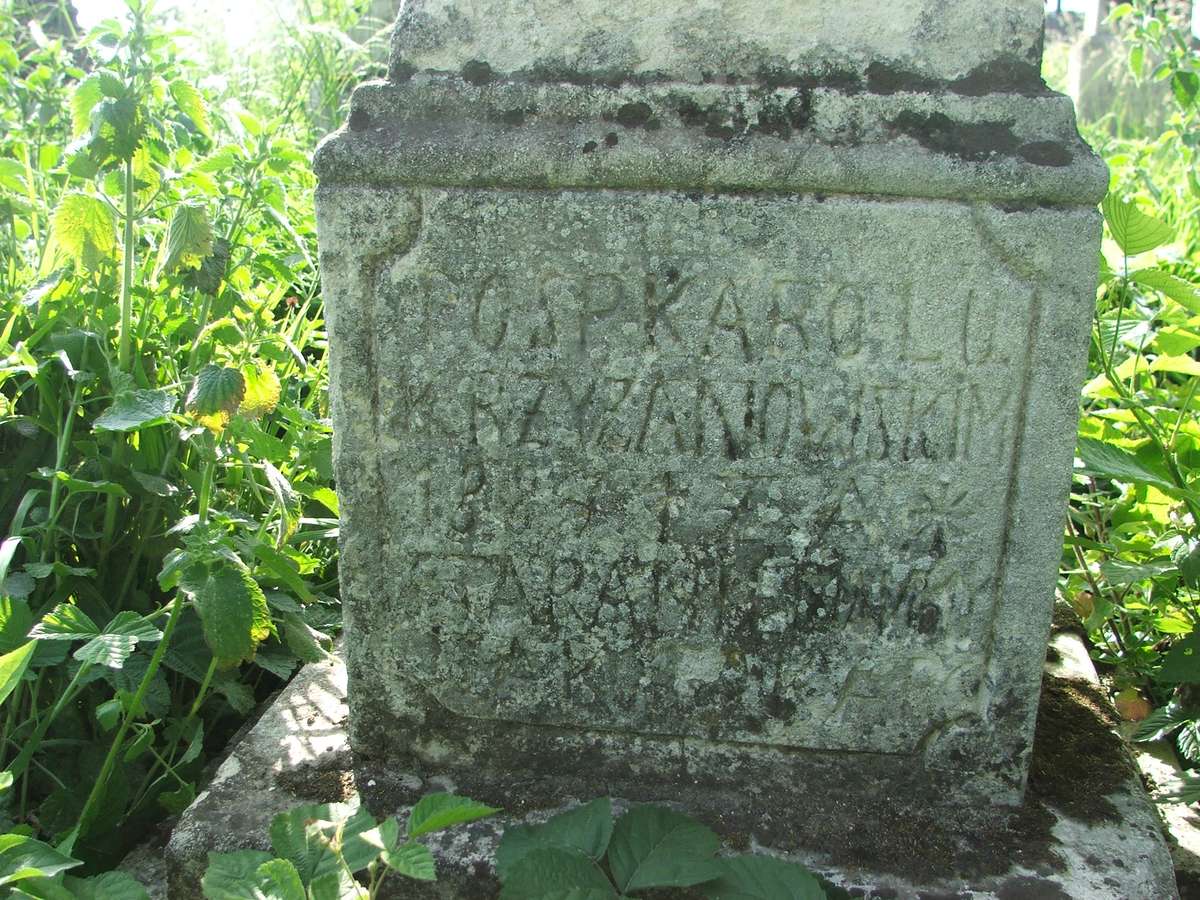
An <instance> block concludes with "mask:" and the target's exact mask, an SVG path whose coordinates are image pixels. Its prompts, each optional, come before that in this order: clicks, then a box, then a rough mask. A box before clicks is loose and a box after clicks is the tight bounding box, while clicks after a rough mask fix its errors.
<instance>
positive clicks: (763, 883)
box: [701, 855, 825, 900]
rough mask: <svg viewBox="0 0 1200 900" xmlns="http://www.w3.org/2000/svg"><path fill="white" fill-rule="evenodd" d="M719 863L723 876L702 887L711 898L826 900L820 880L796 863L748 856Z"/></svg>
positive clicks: (729, 899) (705, 894)
mask: <svg viewBox="0 0 1200 900" xmlns="http://www.w3.org/2000/svg"><path fill="white" fill-rule="evenodd" d="M719 866H720V869H721V876H720V877H719V878H718V879H717V880H716V881H712V882H709V883H708V884H705V885H704V887H702V888H701V890H702V891H703V892H704V896H706V897H708V898H710V900H825V891H824V889H822V887H821V884H820V882H819V881H817V879H816V878H815V877H814V876H813V875H812V873H811V872H809V871H808V870H807V869H806V868H804V866H801V865H798V864H797V863H792V862H786V861H785V860H782V859H773V858H772V857H770V856H750V855H745V856H735V857H733V858H732V859H722V860H720V862H719Z"/></svg>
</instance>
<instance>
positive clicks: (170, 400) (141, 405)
mask: <svg viewBox="0 0 1200 900" xmlns="http://www.w3.org/2000/svg"><path fill="white" fill-rule="evenodd" d="M174 409H175V398H174V397H172V396H171V395H170V394H168V393H167V392H166V391H150V390H136V391H126V392H125V393H122V394H118V395H117V398H116V400H114V401H113V405H112V406H110V407H109V408H108V409H106V410H105V411H104V412H102V413H100V415H98V416H97V417H96V420H95V421H94V422H93V423H92V428H93V430H95V431H121V432H129V431H137V430H139V429H141V428H149V427H151V426H153V425H161V424H163V423H164V422H167V421H170V417H171V412H172V411H173V410H174Z"/></svg>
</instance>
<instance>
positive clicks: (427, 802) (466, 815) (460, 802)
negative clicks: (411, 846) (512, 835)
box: [408, 793, 500, 837]
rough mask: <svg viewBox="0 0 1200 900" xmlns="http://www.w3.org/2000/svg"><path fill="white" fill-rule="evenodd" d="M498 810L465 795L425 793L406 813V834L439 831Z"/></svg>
mask: <svg viewBox="0 0 1200 900" xmlns="http://www.w3.org/2000/svg"><path fill="white" fill-rule="evenodd" d="M498 812H500V810H499V809H497V808H496V807H493V806H484V805H483V804H482V803H476V802H475V801H474V800H470V799H468V798H466V797H457V796H455V795H454V794H445V793H436V794H426V795H425V796H424V797H422V798H421V799H420V800H419V801H418V802H417V805H416V806H414V807H413V808H412V812H410V813H409V814H408V836H409V837H420V836H421V835H423V834H429V833H430V832H431V831H440V830H441V829H443V828H449V827H450V826H451V825H461V824H462V823H464V822H474V821H475V820H476V819H482V818H485V817H487V816H490V815H493V814H495V813H498Z"/></svg>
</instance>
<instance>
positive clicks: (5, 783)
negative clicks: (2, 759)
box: [0, 769, 13, 794]
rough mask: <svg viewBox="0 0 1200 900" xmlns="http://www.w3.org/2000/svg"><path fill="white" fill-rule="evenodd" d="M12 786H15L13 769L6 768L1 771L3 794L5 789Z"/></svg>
mask: <svg viewBox="0 0 1200 900" xmlns="http://www.w3.org/2000/svg"><path fill="white" fill-rule="evenodd" d="M12 786H13V773H12V769H5V770H4V771H3V772H0V794H3V793H4V792H5V791H7V790H8V789H9V788H10V787H12Z"/></svg>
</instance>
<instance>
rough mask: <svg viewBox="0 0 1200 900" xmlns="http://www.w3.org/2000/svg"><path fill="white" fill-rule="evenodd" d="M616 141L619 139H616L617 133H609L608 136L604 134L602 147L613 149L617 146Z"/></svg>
mask: <svg viewBox="0 0 1200 900" xmlns="http://www.w3.org/2000/svg"><path fill="white" fill-rule="evenodd" d="M618 140H619V139H618V138H617V133H616V132H615V131H610V132H609V133H608V134H606V135H605V136H604V146H605V147H615V146H617V141H618Z"/></svg>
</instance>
